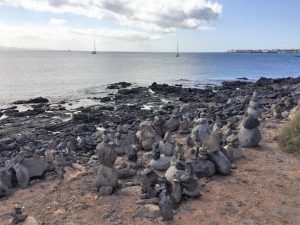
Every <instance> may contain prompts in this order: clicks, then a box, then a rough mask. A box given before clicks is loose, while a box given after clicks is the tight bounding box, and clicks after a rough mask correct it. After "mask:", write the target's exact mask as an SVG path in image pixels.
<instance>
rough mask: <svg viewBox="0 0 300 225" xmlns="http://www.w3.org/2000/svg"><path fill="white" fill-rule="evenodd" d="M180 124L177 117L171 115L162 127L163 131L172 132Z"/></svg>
mask: <svg viewBox="0 0 300 225" xmlns="http://www.w3.org/2000/svg"><path fill="white" fill-rule="evenodd" d="M179 125H180V122H179V119H178V116H174V115H172V116H171V118H170V119H169V120H168V121H167V122H166V123H165V124H164V125H163V129H164V131H165V132H167V131H169V132H174V131H177V130H178V128H179Z"/></svg>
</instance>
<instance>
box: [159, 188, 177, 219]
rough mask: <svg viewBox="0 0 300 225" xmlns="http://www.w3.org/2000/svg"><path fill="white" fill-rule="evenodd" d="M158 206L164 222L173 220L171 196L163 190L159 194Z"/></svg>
mask: <svg viewBox="0 0 300 225" xmlns="http://www.w3.org/2000/svg"><path fill="white" fill-rule="evenodd" d="M158 205H159V209H160V212H161V215H162V217H163V220H164V221H167V220H171V219H173V216H174V214H173V206H174V202H173V201H172V199H171V196H170V195H169V194H168V193H167V191H166V190H163V191H162V192H161V193H160V194H159V203H158Z"/></svg>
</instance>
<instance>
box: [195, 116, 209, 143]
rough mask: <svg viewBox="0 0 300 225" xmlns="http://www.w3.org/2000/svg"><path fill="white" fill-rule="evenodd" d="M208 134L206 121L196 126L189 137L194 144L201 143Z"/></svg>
mask: <svg viewBox="0 0 300 225" xmlns="http://www.w3.org/2000/svg"><path fill="white" fill-rule="evenodd" d="M208 132H209V126H208V123H207V121H205V122H204V123H202V124H198V125H197V126H196V127H194V128H193V129H192V134H191V137H192V139H193V140H194V141H195V142H198V143H202V141H203V138H204V136H205V135H207V134H208Z"/></svg>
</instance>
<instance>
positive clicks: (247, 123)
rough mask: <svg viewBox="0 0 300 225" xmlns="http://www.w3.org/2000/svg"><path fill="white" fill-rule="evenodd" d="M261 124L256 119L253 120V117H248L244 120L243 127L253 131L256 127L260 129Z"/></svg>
mask: <svg viewBox="0 0 300 225" xmlns="http://www.w3.org/2000/svg"><path fill="white" fill-rule="evenodd" d="M259 124H260V122H259V120H258V119H256V118H253V117H252V116H247V117H246V118H245V119H244V120H243V126H244V127H245V128H246V129H253V128H255V127H258V126H259Z"/></svg>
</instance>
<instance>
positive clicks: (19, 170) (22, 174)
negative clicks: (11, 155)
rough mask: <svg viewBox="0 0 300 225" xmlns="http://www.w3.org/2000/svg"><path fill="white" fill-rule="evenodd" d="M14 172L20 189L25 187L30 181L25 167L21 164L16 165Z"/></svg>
mask: <svg viewBox="0 0 300 225" xmlns="http://www.w3.org/2000/svg"><path fill="white" fill-rule="evenodd" d="M14 170H15V172H16V177H17V182H18V184H19V185H20V187H27V185H28V183H29V180H30V175H29V172H28V170H27V169H26V167H25V166H23V165H22V164H21V163H17V164H15V165H14Z"/></svg>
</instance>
